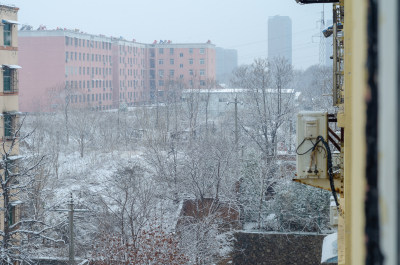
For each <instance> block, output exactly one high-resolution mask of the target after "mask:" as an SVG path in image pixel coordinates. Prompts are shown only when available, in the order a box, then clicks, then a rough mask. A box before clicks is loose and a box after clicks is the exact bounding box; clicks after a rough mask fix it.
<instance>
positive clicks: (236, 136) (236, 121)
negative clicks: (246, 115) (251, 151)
mask: <svg viewBox="0 0 400 265" xmlns="http://www.w3.org/2000/svg"><path fill="white" fill-rule="evenodd" d="M238 103H240V104H243V102H239V101H238V98H237V94H235V100H234V101H233V102H227V103H226V105H229V104H235V144H236V147H237V145H238V143H239V128H238V106H237V105H238Z"/></svg>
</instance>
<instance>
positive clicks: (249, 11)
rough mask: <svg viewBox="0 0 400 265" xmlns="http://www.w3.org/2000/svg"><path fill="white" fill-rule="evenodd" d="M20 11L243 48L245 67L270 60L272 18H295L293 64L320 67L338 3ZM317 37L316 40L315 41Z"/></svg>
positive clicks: (127, 2) (115, 5)
mask: <svg viewBox="0 0 400 265" xmlns="http://www.w3.org/2000/svg"><path fill="white" fill-rule="evenodd" d="M1 3H2V4H10V5H15V6H17V7H19V8H20V11H19V21H20V22H21V23H26V24H30V25H32V26H34V28H35V29H36V28H37V27H38V26H39V25H40V24H43V25H45V26H47V28H48V29H52V28H56V27H62V28H69V29H75V28H78V29H80V30H81V31H84V32H87V33H92V34H104V35H106V36H113V37H120V36H123V37H124V38H126V39H128V40H131V39H133V38H134V39H136V41H138V42H143V43H151V42H153V41H154V40H172V41H173V42H174V43H180V42H206V41H207V40H211V41H212V42H213V43H214V44H216V45H217V46H220V47H223V48H231V49H237V50H238V55H239V64H243V63H251V62H252V61H253V59H254V58H257V57H266V56H267V21H268V17H269V16H274V15H281V16H290V17H291V19H292V24H293V25H292V31H293V64H294V66H295V68H297V69H305V68H307V67H308V66H310V65H313V64H317V63H318V55H319V37H318V36H319V32H320V30H319V28H320V24H319V22H318V21H319V20H320V19H321V13H322V9H323V6H324V7H325V18H330V17H332V11H331V10H332V8H331V6H332V5H329V4H325V5H322V4H314V5H299V4H297V3H296V2H295V0H275V1H273V0H248V1H244V0H240V1H239V0H201V1H199V0H197V1H195V0H141V1H138V0H113V1H105V0H6V1H2V2H1ZM313 36H314V37H313Z"/></svg>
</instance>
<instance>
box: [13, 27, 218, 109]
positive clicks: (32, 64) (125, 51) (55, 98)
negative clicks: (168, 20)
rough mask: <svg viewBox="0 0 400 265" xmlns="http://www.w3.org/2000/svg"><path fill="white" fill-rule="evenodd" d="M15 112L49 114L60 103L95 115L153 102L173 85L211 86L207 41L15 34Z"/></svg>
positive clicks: (67, 32)
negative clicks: (17, 80) (17, 64)
mask: <svg viewBox="0 0 400 265" xmlns="http://www.w3.org/2000/svg"><path fill="white" fill-rule="evenodd" d="M19 43H20V63H21V66H22V67H23V71H21V75H20V108H21V110H22V111H26V112H37V111H51V110H55V109H56V108H59V107H62V106H64V105H65V104H70V105H71V106H88V107H92V108H93V109H97V110H108V109H114V108H118V107H119V106H120V105H121V104H125V105H127V106H131V105H134V104H142V103H145V102H149V101H152V100H155V99H156V98H157V97H158V96H159V95H162V94H163V93H162V92H163V91H164V90H166V89H168V88H169V87H170V86H171V85H174V84H175V83H182V84H184V85H185V86H199V87H200V88H201V87H206V85H207V84H210V83H213V82H214V81H215V77H216V74H215V45H213V44H211V43H210V42H207V43H197V44H173V43H171V42H170V41H160V42H156V41H155V42H154V43H153V44H143V43H137V42H136V41H134V40H133V41H127V40H125V39H122V38H112V37H106V36H104V35H92V34H87V33H82V32H80V31H79V30H65V29H57V30H46V29H45V28H43V27H41V28H39V29H38V30H29V29H28V30H21V31H19Z"/></svg>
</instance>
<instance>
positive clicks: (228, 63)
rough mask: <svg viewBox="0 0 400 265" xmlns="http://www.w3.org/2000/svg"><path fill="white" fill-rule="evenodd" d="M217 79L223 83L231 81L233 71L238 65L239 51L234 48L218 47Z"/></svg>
mask: <svg viewBox="0 0 400 265" xmlns="http://www.w3.org/2000/svg"><path fill="white" fill-rule="evenodd" d="M215 51H216V60H217V65H216V66H217V81H218V82H219V83H220V84H222V83H224V84H226V83H229V81H230V78H231V75H232V71H233V70H235V69H236V68H237V67H238V53H237V50H234V49H224V48H220V47H217V48H215Z"/></svg>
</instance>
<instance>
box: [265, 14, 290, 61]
mask: <svg viewBox="0 0 400 265" xmlns="http://www.w3.org/2000/svg"><path fill="white" fill-rule="evenodd" d="M274 57H284V58H286V59H287V60H288V62H289V63H290V64H292V20H291V19H290V17H288V16H273V17H269V18H268V58H269V59H273V58H274Z"/></svg>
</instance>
